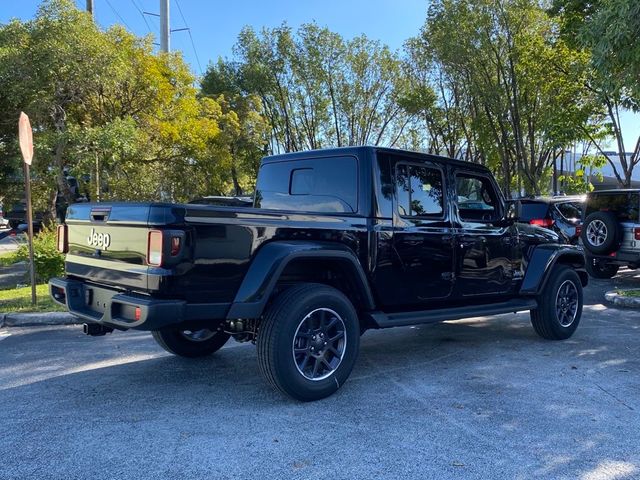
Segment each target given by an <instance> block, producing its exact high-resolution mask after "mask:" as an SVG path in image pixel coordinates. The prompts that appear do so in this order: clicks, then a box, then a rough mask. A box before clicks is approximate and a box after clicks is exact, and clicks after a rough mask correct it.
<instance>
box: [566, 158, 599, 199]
mask: <svg viewBox="0 0 640 480" xmlns="http://www.w3.org/2000/svg"><path fill="white" fill-rule="evenodd" d="M577 164H578V168H576V170H575V172H574V174H573V175H560V176H559V177H558V181H560V182H562V190H563V191H564V193H569V194H578V193H588V192H592V191H593V189H594V187H593V183H591V180H592V179H593V178H594V177H595V178H597V179H598V180H599V181H602V179H603V176H602V173H601V172H600V170H601V169H602V167H604V166H605V165H606V164H607V159H606V158H605V157H603V156H602V155H583V156H582V157H581V158H580V160H578V162H577Z"/></svg>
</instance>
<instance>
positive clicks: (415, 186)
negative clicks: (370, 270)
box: [392, 157, 454, 305]
mask: <svg viewBox="0 0 640 480" xmlns="http://www.w3.org/2000/svg"><path fill="white" fill-rule="evenodd" d="M393 159H394V162H393V163H392V165H394V166H395V170H394V175H395V198H396V202H395V211H394V212H393V248H394V251H395V253H396V255H397V258H398V261H397V262H396V266H395V274H394V277H395V278H396V279H397V284H396V286H395V289H394V291H395V292H396V295H395V299H394V300H395V302H394V303H396V304H404V305H421V304H427V303H428V302H430V301H432V300H437V299H446V298H448V297H449V295H451V292H452V288H453V281H454V277H453V234H452V229H451V221H450V219H449V212H448V208H447V202H446V198H447V195H446V188H447V184H446V175H445V173H446V171H445V169H444V168H443V166H442V165H440V164H438V163H433V162H415V161H413V160H412V159H411V158H402V157H393Z"/></svg>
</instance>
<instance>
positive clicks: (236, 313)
mask: <svg viewBox="0 0 640 480" xmlns="http://www.w3.org/2000/svg"><path fill="white" fill-rule="evenodd" d="M313 266H317V267H318V268H319V269H320V270H321V271H322V272H327V271H328V272H339V274H340V276H341V277H342V278H341V281H342V282H344V283H343V284H344V285H345V288H342V289H341V288H340V287H339V286H337V285H334V284H332V283H330V282H326V283H327V284H329V285H331V286H334V287H336V288H338V289H341V290H343V293H345V294H346V295H347V297H349V299H350V300H351V301H352V303H353V304H354V306H356V307H357V308H358V309H362V310H373V309H375V301H374V297H373V293H372V291H371V288H370V286H369V282H368V279H367V276H366V274H365V272H364V269H363V267H362V265H361V264H360V262H359V260H358V258H357V257H356V255H355V254H354V253H353V251H352V250H351V249H349V248H348V247H347V246H345V245H343V244H337V243H332V242H307V241H282V242H279V241H275V242H270V243H268V244H266V245H264V246H263V247H261V248H260V250H259V251H258V252H257V253H256V255H255V257H254V258H253V260H252V262H251V265H250V266H249V269H248V270H247V273H246V274H245V277H244V280H243V281H242V283H241V285H240V288H239V289H238V292H237V293H236V296H235V299H234V301H233V303H232V304H231V307H230V309H229V312H228V313H227V318H228V319H234V318H259V317H260V316H261V315H262V313H263V311H264V309H265V307H266V305H267V303H268V301H269V299H270V298H271V297H272V295H273V294H274V292H276V290H277V288H278V285H279V284H280V283H281V282H283V281H287V279H290V280H292V281H296V280H297V281H302V282H311V281H316V282H317V281H318V279H317V278H313V277H312V276H310V275H307V276H305V275H303V274H301V273H302V272H303V271H304V269H305V268H311V267H313ZM310 273H316V272H310ZM296 276H298V277H299V278H296Z"/></svg>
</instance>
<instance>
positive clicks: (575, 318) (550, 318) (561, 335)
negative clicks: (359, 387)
mask: <svg viewBox="0 0 640 480" xmlns="http://www.w3.org/2000/svg"><path fill="white" fill-rule="evenodd" d="M581 315H582V283H581V282H580V277H579V276H578V274H577V273H576V272H575V271H573V270H572V269H571V268H569V267H568V266H566V265H556V266H555V267H553V270H552V271H551V273H550V276H549V279H548V281H547V283H546V285H545V287H544V290H543V291H542V293H541V294H540V296H539V297H538V308H537V309H535V310H531V324H532V325H533V328H534V330H535V331H536V333H537V334H538V335H540V336H541V337H542V338H546V339H547V340H565V339H567V338H569V337H571V335H573V332H575V331H576V328H578V324H579V323H580V317H581Z"/></svg>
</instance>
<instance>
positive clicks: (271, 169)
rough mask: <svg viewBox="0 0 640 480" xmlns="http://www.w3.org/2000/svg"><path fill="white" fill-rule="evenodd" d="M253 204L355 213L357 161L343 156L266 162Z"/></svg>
mask: <svg viewBox="0 0 640 480" xmlns="http://www.w3.org/2000/svg"><path fill="white" fill-rule="evenodd" d="M255 207H257V208H262V209H266V210H292V211H299V212H311V213H355V212H357V211H358V161H357V159H356V158H355V157H351V156H345V157H323V158H313V159H303V160H290V161H286V160H285V161H282V162H273V163H265V164H263V165H262V167H260V173H259V175H258V184H257V186H256V197H255Z"/></svg>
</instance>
